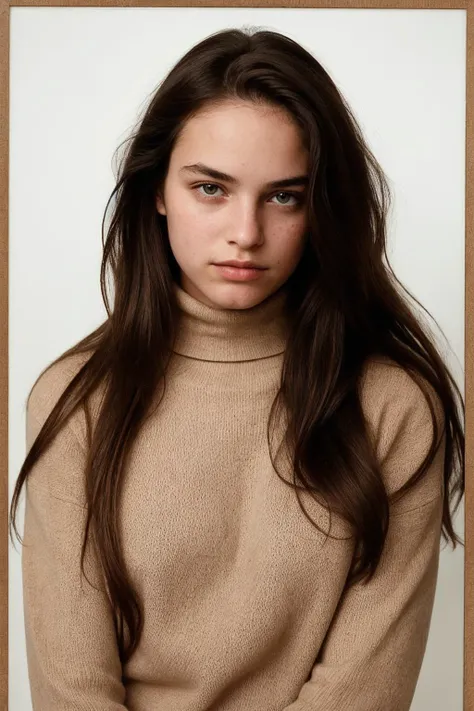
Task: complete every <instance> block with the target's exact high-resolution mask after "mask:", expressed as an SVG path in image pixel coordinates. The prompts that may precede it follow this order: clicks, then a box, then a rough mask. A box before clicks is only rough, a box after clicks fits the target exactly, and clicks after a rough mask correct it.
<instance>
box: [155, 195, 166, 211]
mask: <svg viewBox="0 0 474 711" xmlns="http://www.w3.org/2000/svg"><path fill="white" fill-rule="evenodd" d="M156 209H157V210H158V212H159V213H160V215H166V208H165V203H164V200H163V198H162V197H161V193H156Z"/></svg>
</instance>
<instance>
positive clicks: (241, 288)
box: [208, 284, 274, 310]
mask: <svg viewBox="0 0 474 711" xmlns="http://www.w3.org/2000/svg"><path fill="white" fill-rule="evenodd" d="M222 286H223V288H218V289H216V290H212V291H211V290H209V291H210V293H209V297H208V298H209V299H210V300H212V301H213V302H214V303H215V304H216V307H217V308H221V309H236V310H240V309H251V308H252V307H253V306H257V305H258V304H260V303H261V302H262V301H264V300H265V299H266V298H267V297H268V296H270V294H272V293H273V291H274V289H271V288H269V287H268V286H267V288H263V287H262V286H261V285H259V286H256V285H250V284H245V285H244V284H224V285H222Z"/></svg>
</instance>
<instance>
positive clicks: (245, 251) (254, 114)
mask: <svg viewBox="0 0 474 711" xmlns="http://www.w3.org/2000/svg"><path fill="white" fill-rule="evenodd" d="M197 164H200V166H201V167H200V168H199V169H198V168H195V169H194V170H191V169H189V168H186V167H185V166H190V165H197ZM206 167H209V168H212V169H214V170H218V171H220V172H222V173H225V174H227V176H230V177H231V178H234V179H235V181H230V180H223V179H216V178H215V176H212V177H211V176H210V175H209V174H208V173H207V172H206V170H205V168H206ZM295 177H300V178H302V179H303V178H305V179H306V181H307V177H308V154H307V151H306V149H305V148H304V146H303V142H302V138H301V134H300V131H299V129H298V127H297V126H296V125H295V123H294V121H293V120H292V117H291V116H290V115H289V114H288V113H287V112H286V111H285V110H284V109H281V108H279V107H276V108H275V107H268V106H262V105H257V104H255V103H251V102H246V101H230V100H227V101H225V102H221V103H220V104H219V105H218V106H214V107H212V108H210V107H207V108H206V109H203V110H201V112H200V113H198V114H196V115H195V116H194V117H193V118H191V119H189V120H188V122H187V123H186V125H185V127H184V129H183V131H182V132H181V134H180V136H179V138H178V140H177V142H176V143H175V146H174V149H173V151H172V154H171V157H170V163H169V168H168V173H167V175H166V178H165V181H164V185H163V190H162V192H160V193H158V194H157V196H156V208H157V210H158V212H159V213H160V214H161V215H165V216H166V219H167V226H168V235H169V241H170V246H171V250H172V252H173V255H174V257H175V259H176V261H177V262H178V264H179V267H180V280H181V287H182V288H183V289H184V291H186V292H187V293H188V294H190V295H191V296H193V297H194V298H196V299H197V300H199V301H201V302H202V303H204V304H206V305H208V306H211V307H213V308H216V309H248V308H251V307H253V306H256V305H257V304H259V303H261V302H262V301H263V300H264V299H266V298H268V297H269V296H271V295H272V294H273V293H275V292H276V291H277V290H278V289H279V288H280V287H281V286H282V285H283V284H284V283H285V282H286V281H287V279H288V278H289V277H290V275H291V274H292V273H293V271H294V270H295V268H296V266H297V264H298V262H299V260H300V257H301V255H302V252H303V249H304V241H305V233H306V225H307V199H306V190H307V187H306V186H305V185H304V184H301V183H299V184H298V183H297V182H293V183H291V184H286V185H283V186H282V185H281V181H282V180H284V179H287V178H292V179H293V178H295ZM274 181H278V185H274V186H270V183H272V182H274ZM303 182H304V181H303ZM228 259H237V260H239V261H245V260H250V261H253V262H256V263H257V264H258V265H261V266H263V267H266V269H265V270H264V271H261V272H259V278H258V279H255V280H253V281H242V282H237V281H232V280H230V279H229V278H226V276H224V275H223V274H222V272H221V270H219V269H218V268H217V267H216V266H215V262H221V261H225V260H228Z"/></svg>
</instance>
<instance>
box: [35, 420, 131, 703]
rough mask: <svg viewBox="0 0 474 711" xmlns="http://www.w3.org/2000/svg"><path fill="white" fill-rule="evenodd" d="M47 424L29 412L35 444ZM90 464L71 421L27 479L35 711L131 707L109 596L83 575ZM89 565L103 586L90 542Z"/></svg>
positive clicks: (90, 575)
mask: <svg viewBox="0 0 474 711" xmlns="http://www.w3.org/2000/svg"><path fill="white" fill-rule="evenodd" d="M43 419H44V418H43ZM39 428H40V425H39V422H38V419H37V418H36V417H34V416H33V415H32V413H31V412H30V411H28V412H27V450H28V449H29V447H30V446H31V444H32V442H33V440H34V438H35V436H36V434H37V432H38V431H39ZM82 465H83V451H82V448H81V446H80V444H79V441H78V439H77V437H76V436H75V434H74V432H72V430H71V429H70V428H69V427H68V426H67V427H66V428H65V429H64V430H62V431H61V432H60V433H59V434H58V436H57V437H56V438H55V440H54V441H53V443H52V444H51V446H50V448H49V449H48V450H47V451H46V452H44V453H43V455H42V456H41V457H40V459H39V460H38V461H37V462H36V464H35V465H34V467H33V469H32V471H31V474H30V477H31V478H29V479H28V480H27V483H26V499H25V527H24V547H23V548H22V573H23V603H24V619H25V631H26V650H27V661H28V676H29V680H30V689H31V697H32V703H33V709H34V711H86V709H87V711H91V709H97V710H99V709H100V711H125V709H126V707H125V705H124V701H125V689H124V686H123V684H122V680H121V674H122V670H121V664H120V660H119V655H118V649H117V643H116V637H115V632H114V625H113V618H112V616H111V612H110V609H109V605H108V601H107V599H106V596H105V593H104V592H100V591H98V590H95V589H94V588H92V587H91V586H90V585H89V583H88V582H87V580H85V578H84V576H82V577H81V571H80V551H81V544H82V535H83V529H84V522H85V515H86V509H85V508H84V506H83V504H82V503H81V502H79V501H78V499H77V497H76V489H77V482H79V481H81V477H82V475H83V470H82V469H81V466H82ZM85 570H86V574H87V577H88V578H89V580H91V581H92V582H93V583H94V585H95V586H96V587H99V585H98V582H99V580H100V575H99V572H98V570H99V569H98V565H97V562H96V561H95V559H94V558H93V556H92V555H91V553H90V549H89V548H88V552H87V554H86V559H85Z"/></svg>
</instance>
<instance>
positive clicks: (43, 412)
mask: <svg viewBox="0 0 474 711" xmlns="http://www.w3.org/2000/svg"><path fill="white" fill-rule="evenodd" d="M89 357H90V356H89V355H88V354H83V353H81V354H74V355H71V356H68V357H67V358H64V359H63V360H60V361H57V362H54V363H53V364H52V365H49V366H47V367H46V368H45V369H44V370H43V371H42V372H41V374H40V375H39V376H38V378H37V379H36V380H35V382H34V384H33V386H32V388H31V390H30V392H29V395H28V398H27V404H26V409H27V413H28V414H29V415H31V416H32V417H33V418H34V419H35V420H36V421H37V422H38V423H39V424H41V425H43V423H44V422H45V420H46V419H47V417H48V415H49V414H50V412H51V410H52V409H53V407H54V406H55V404H56V403H57V401H58V400H59V398H60V397H61V395H62V393H63V392H64V390H65V389H66V388H67V386H68V385H69V383H70V382H71V381H72V379H73V378H74V376H75V375H76V374H77V373H78V372H79V370H80V369H81V367H82V366H83V365H84V364H85V363H86V361H87V360H88V359H89Z"/></svg>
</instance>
